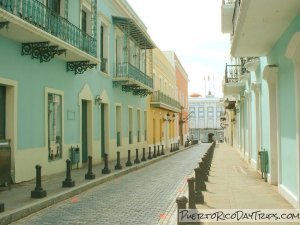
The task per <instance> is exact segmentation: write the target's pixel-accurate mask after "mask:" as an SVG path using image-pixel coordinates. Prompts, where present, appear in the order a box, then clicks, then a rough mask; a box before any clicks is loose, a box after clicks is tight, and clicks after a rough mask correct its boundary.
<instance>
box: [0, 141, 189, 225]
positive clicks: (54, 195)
mask: <svg viewBox="0 0 300 225" xmlns="http://www.w3.org/2000/svg"><path fill="white" fill-rule="evenodd" d="M180 147H181V148H180V150H177V151H175V152H170V149H165V151H164V152H165V155H163V156H159V157H157V158H154V159H151V160H147V161H146V162H141V163H140V164H134V159H135V154H134V156H131V162H132V163H133V166H131V167H126V166H125V163H126V161H127V159H123V160H121V164H122V166H123V169H122V170H115V169H114V168H115V165H116V161H111V162H109V169H110V170H111V173H110V174H108V175H105V174H102V173H101V171H102V169H103V168H104V164H103V163H101V164H99V165H95V166H93V172H94V173H95V175H96V179H94V180H85V177H84V175H85V174H86V173H87V168H79V169H72V171H71V172H72V174H71V177H72V179H73V180H74V181H75V187H72V188H62V181H63V180H65V178H66V173H65V172H63V173H59V174H55V175H49V176H42V187H43V189H44V190H46V191H47V197H45V198H42V199H33V198H31V197H30V194H31V191H32V190H34V188H35V179H33V180H31V181H28V182H23V183H19V184H14V185H12V186H11V189H10V190H5V191H0V202H1V203H4V204H5V211H4V212H2V213H0V225H4V224H8V223H11V222H13V221H16V220H18V219H21V218H23V217H25V216H27V215H30V214H32V213H34V212H36V211H39V210H41V209H43V208H45V207H48V206H50V205H53V204H55V203H57V202H59V201H62V200H65V199H68V198H71V197H72V196H75V195H77V194H79V193H81V192H83V191H85V190H87V189H90V188H92V187H95V186H97V185H99V184H101V183H104V182H106V181H109V180H113V179H115V178H117V177H119V176H122V175H125V174H127V173H130V172H132V171H135V170H138V169H140V168H142V167H145V166H148V165H150V164H152V163H154V162H157V161H159V160H162V159H164V158H166V157H169V156H171V155H173V154H176V153H178V152H181V151H183V150H185V149H187V148H183V147H182V146H180ZM188 148H189V147H188ZM152 154H153V150H152ZM139 156H140V158H139V159H140V160H141V156H142V154H139ZM146 156H148V154H146Z"/></svg>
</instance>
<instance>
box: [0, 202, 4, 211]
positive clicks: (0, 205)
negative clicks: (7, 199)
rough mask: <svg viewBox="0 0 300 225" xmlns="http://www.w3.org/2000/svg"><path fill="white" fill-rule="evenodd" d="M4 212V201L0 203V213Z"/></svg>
mask: <svg viewBox="0 0 300 225" xmlns="http://www.w3.org/2000/svg"><path fill="white" fill-rule="evenodd" d="M1 212H4V203H0V213H1Z"/></svg>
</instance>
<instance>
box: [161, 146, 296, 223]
mask: <svg viewBox="0 0 300 225" xmlns="http://www.w3.org/2000/svg"><path fill="white" fill-rule="evenodd" d="M199 161H200V159H199ZM187 175H189V176H194V172H193V171H191V174H187ZM208 180H209V181H208V182H206V187H207V191H203V192H202V193H203V195H204V204H197V205H196V207H197V208H198V209H200V210H201V209H293V207H292V205H290V204H289V203H288V202H287V201H286V200H285V199H284V198H283V197H282V196H281V195H280V194H279V193H278V192H277V186H273V185H270V184H268V183H266V182H265V181H264V180H263V179H261V176H260V175H259V174H258V173H257V171H255V170H254V169H252V168H251V167H250V165H248V164H247V163H246V162H245V161H243V159H242V158H241V157H240V155H239V154H238V152H237V151H236V150H234V149H233V148H232V147H231V146H228V145H227V144H217V145H216V147H215V151H214V156H213V160H212V166H211V171H210V176H209V178H208ZM187 189H188V188H187V185H186V187H185V190H184V192H183V193H182V195H184V196H186V197H188V190H187ZM175 200H176V199H174V202H175ZM187 207H188V205H187ZM166 213H169V215H171V216H170V217H168V218H163V219H161V220H160V221H159V223H158V224H160V225H161V224H163V225H167V224H172V225H173V224H177V205H176V204H174V205H173V207H172V213H171V214H170V210H169V211H168V212H166ZM187 224H193V223H187ZM201 224H204V223H201ZM205 224H206V223H205ZM207 224H208V225H213V224H217V225H226V224H228V225H229V224H234V225H240V224H246V225H249V224H270V223H249V222H248V223H245V222H244V223H241V222H240V223H238V222H235V223H226V222H222V223H207ZM276 224H285V223H280V222H278V223H276ZM292 224H298V223H292Z"/></svg>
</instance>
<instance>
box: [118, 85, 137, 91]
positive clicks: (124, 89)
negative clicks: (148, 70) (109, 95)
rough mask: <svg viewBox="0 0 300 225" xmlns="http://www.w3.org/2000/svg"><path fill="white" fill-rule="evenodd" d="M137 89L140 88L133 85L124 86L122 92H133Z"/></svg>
mask: <svg viewBox="0 0 300 225" xmlns="http://www.w3.org/2000/svg"><path fill="white" fill-rule="evenodd" d="M137 88H138V86H137V85H134V84H133V85H122V91H124V92H131V91H134V90H135V89H137Z"/></svg>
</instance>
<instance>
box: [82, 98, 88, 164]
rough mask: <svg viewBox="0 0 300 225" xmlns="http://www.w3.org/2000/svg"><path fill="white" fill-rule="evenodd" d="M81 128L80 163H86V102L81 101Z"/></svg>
mask: <svg viewBox="0 0 300 225" xmlns="http://www.w3.org/2000/svg"><path fill="white" fill-rule="evenodd" d="M81 115H82V118H81V119H82V128H81V140H82V148H81V149H82V151H81V152H82V162H86V161H87V156H88V155H87V150H88V140H87V101H85V100H82V113H81Z"/></svg>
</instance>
